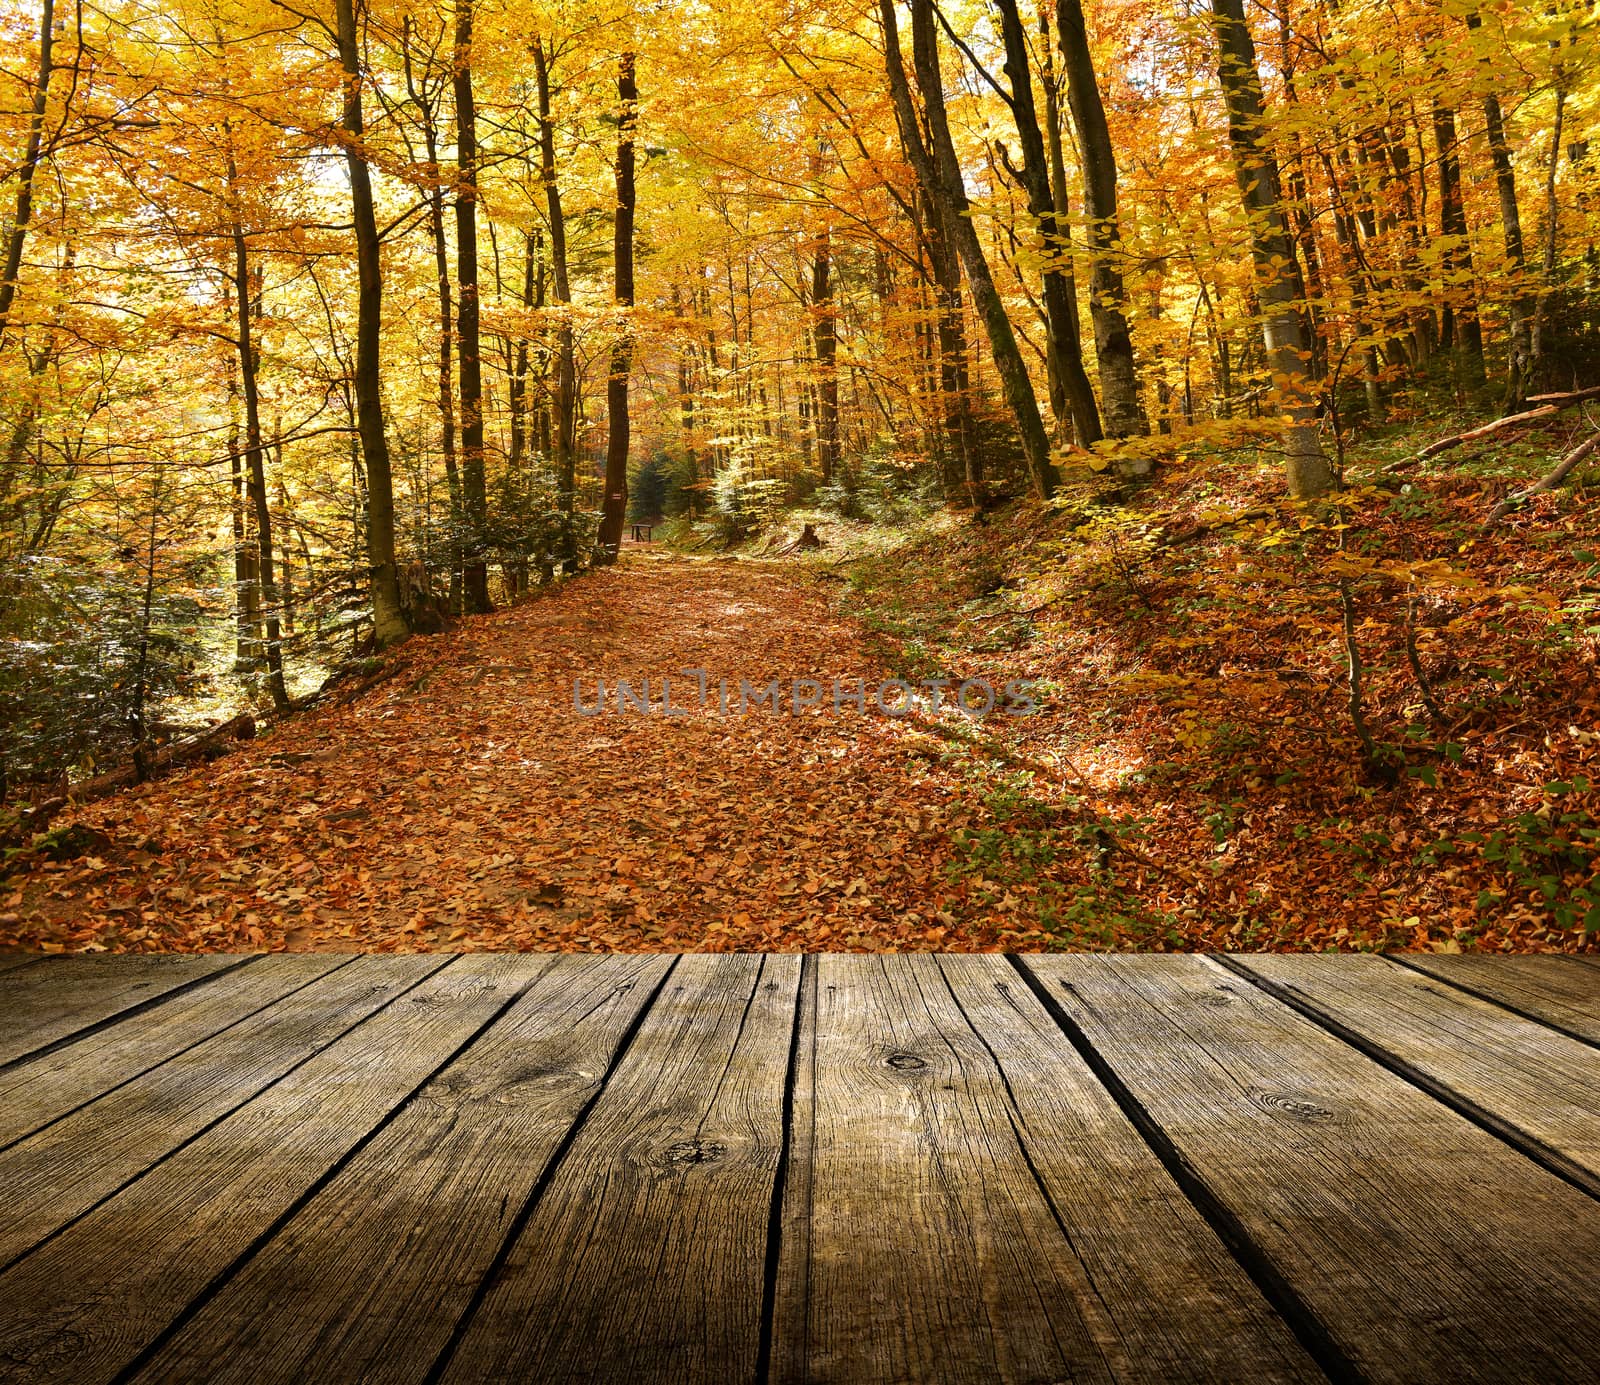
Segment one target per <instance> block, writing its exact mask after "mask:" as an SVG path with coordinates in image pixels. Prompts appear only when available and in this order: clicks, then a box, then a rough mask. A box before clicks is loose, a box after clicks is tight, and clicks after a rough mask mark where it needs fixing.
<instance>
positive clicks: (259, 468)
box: [228, 153, 289, 712]
mask: <svg viewBox="0 0 1600 1385" xmlns="http://www.w3.org/2000/svg"><path fill="white" fill-rule="evenodd" d="M237 176H238V175H237V171H236V169H235V167H234V161H233V155H232V154H231V153H230V154H229V155H228V182H229V185H230V187H231V186H232V185H233V184H234V183H235V182H236V181H237ZM230 229H231V232H232V236H233V289H234V297H235V300H236V303H237V306H238V327H239V332H238V338H237V341H238V346H239V378H240V380H241V381H242V383H243V386H244V446H245V452H244V456H245V478H246V488H247V489H248V490H249V493H250V505H251V508H252V509H253V510H254V511H255V520H256V571H257V572H259V573H260V575H261V594H262V597H263V599H264V601H265V604H266V626H267V691H268V692H269V693H270V694H271V695H272V705H273V706H274V707H276V708H277V709H278V710H279V711H280V712H281V711H284V710H286V709H287V708H288V706H289V692H288V689H287V688H285V687H284V682H283V632H282V629H281V627H280V626H279V623H278V584H277V580H276V578H275V576H274V573H273V554H272V508H271V506H270V505H269V504H268V503H267V468H266V458H265V455H264V452H265V449H264V448H263V446H262V441H261V393H260V390H259V388H258V387H257V384H256V376H257V366H256V344H255V335H254V332H253V330H252V327H251V314H252V312H253V311H254V302H253V295H252V294H251V292H250V285H251V276H250V247H249V243H248V242H247V241H246V240H245V235H244V228H243V227H242V226H240V225H239V223H238V222H237V221H235V222H234V223H233V224H232V227H231V228H230Z"/></svg>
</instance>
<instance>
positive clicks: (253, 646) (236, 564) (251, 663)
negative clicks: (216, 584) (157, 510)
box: [222, 271, 264, 673]
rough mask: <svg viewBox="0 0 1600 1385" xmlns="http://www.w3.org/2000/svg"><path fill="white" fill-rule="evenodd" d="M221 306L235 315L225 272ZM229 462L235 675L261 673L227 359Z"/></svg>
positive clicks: (233, 384) (257, 600)
mask: <svg viewBox="0 0 1600 1385" xmlns="http://www.w3.org/2000/svg"><path fill="white" fill-rule="evenodd" d="M222 302H223V307H224V310H225V311H226V312H227V313H228V315H229V316H232V315H233V275H232V273H231V272H226V271H225V272H224V274H223V278H222ZM227 375H228V461H229V471H230V473H231V478H230V479H231V481H232V492H231V500H232V505H231V518H232V521H233V610H234V653H233V671H234V672H235V673H260V672H261V670H262V668H263V666H264V665H263V661H262V654H261V587H260V578H259V575H258V574H257V572H256V556H255V549H254V547H253V546H252V544H251V535H250V522H249V511H248V509H247V506H248V503H249V496H248V493H247V491H246V488H245V474H244V452H243V449H242V447H241V446H240V444H241V441H242V439H241V437H240V434H239V362H238V360H237V359H236V358H235V357H233V356H230V357H229V359H228V368H227Z"/></svg>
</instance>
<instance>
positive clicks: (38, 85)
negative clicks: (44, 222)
mask: <svg viewBox="0 0 1600 1385" xmlns="http://www.w3.org/2000/svg"><path fill="white" fill-rule="evenodd" d="M55 28H56V6H55V0H44V8H43V10H42V11H41V13H40V16H39V75H38V77H37V78H36V79H35V81H34V84H33V109H32V111H31V112H30V114H29V117H28V140H27V144H26V145H25V146H24V148H23V153H22V162H21V164H20V165H19V167H18V169H17V204H16V209H15V210H14V211H13V212H12V214H11V233H10V235H8V236H7V237H6V259H5V264H4V266H3V267H0V350H4V348H5V344H6V329H7V327H9V326H10V323H11V307H12V304H13V303H15V302H16V298H17V279H18V278H19V277H20V276H21V274H22V251H23V247H24V246H25V245H26V244H27V241H28V223H29V222H30V221H31V220H32V218H33V176H34V174H35V173H36V172H37V171H38V168H39V154H40V150H41V149H42V148H43V147H44V117H45V112H46V110H47V109H48V107H49V104H50V77H51V74H52V73H54V71H55Z"/></svg>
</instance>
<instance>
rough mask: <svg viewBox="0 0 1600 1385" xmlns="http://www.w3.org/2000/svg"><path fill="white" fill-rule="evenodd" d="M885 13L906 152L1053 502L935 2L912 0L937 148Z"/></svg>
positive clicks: (887, 8)
mask: <svg viewBox="0 0 1600 1385" xmlns="http://www.w3.org/2000/svg"><path fill="white" fill-rule="evenodd" d="M878 14H879V18H880V20H881V21H882V24H883V34H884V45H885V48H884V52H885V60H886V61H885V66H886V68H887V70H888V74H887V75H888V78H889V91H890V95H891V97H892V98H893V101H894V106H895V113H896V116H897V118H898V119H899V121H900V126H901V134H902V137H903V139H904V141H905V147H906V152H907V153H908V154H909V155H910V156H911V163H912V167H913V169H914V170H915V172H916V175H917V180H918V181H919V182H920V183H921V184H922V187H923V189H924V191H925V192H926V193H927V195H928V200H929V201H930V202H932V203H933V204H934V205H935V206H936V207H937V208H938V209H939V212H940V214H941V216H942V217H943V219H944V224H945V227H946V229H947V230H948V231H949V233H950V236H951V239H953V240H954V241H955V244H956V251H957V253H958V254H959V255H960V256H961V262H962V264H963V265H965V266H966V270H967V279H968V281H969V282H970V283H971V285H972V298H973V302H974V303H975V304H976V305H977V308H978V312H979V315H980V316H981V317H982V318H983V325H984V330H985V332H986V333H987V335H988V338H989V350H990V353H991V354H992V355H993V357H994V363H995V369H996V370H997V372H998V373H999V375H1000V382H1001V386H1002V388H1003V389H1004V391H1005V396H1006V403H1007V404H1009V405H1010V406H1011V412H1012V414H1013V415H1014V416H1015V418H1016V422H1017V430H1018V432H1019V433H1020V434H1021V435H1022V450H1023V453H1024V454H1025V455H1026V457H1027V459H1028V473H1029V476H1030V478H1031V480H1032V482H1033V488H1034V490H1035V491H1036V492H1037V493H1038V494H1039V495H1040V496H1041V497H1042V498H1046V499H1048V498H1049V496H1050V495H1051V494H1052V493H1053V492H1054V490H1055V482H1056V477H1055V467H1054V465H1053V464H1052V462H1051V460H1050V439H1049V437H1048V436H1047V435H1046V433H1045V429H1044V420H1043V419H1042V418H1041V417H1040V415H1039V401H1038V399H1037V398H1036V397H1035V395H1034V392H1033V382H1032V381H1031V380H1030V379H1029V378H1028V368H1027V366H1026V364H1025V363H1024V362H1023V359H1022V352H1021V350H1020V349H1019V348H1018V346H1017V338H1016V334H1015V333H1014V332H1013V331H1012V328H1011V319H1010V318H1008V317H1007V316H1006V309H1005V303H1004V302H1003V301H1002V300H1001V297H1000V293H999V290H998V289H996V288H995V283H994V276H993V275H992V274H991V273H990V271H989V262H988V260H987V259H986V258H985V257H984V253H983V244H982V242H981V241H979V239H978V232H977V228H976V227H974V226H973V224H972V217H971V214H970V211H971V209H970V204H969V203H968V201H967V191H966V185H965V183H964V182H963V180H962V176H961V164H960V162H959V161H958V159H957V157H956V150H955V144H954V142H953V141H952V139H951V137H950V126H949V124H948V122H947V120H946V117H945V108H944V88H943V85H942V82H941V78H940V74H939V49H938V35H937V33H936V32H935V30H934V17H933V0H912V4H911V44H912V61H913V63H914V65H915V68H916V73H917V86H918V87H919V88H920V89H921V91H922V97H923V103H924V106H925V108H926V110H927V116H928V132H929V136H930V139H931V142H932V145H933V148H932V151H931V152H930V151H929V150H928V149H927V148H926V147H925V146H924V145H923V143H922V137H921V134H920V132H919V129H918V124H917V116H916V109H915V107H914V106H913V105H912V102H911V88H910V85H909V84H908V83H907V81H906V74H905V67H904V66H903V64H902V61H901V56H900V32H899V25H898V23H897V22H896V20H895V13H894V0H878ZM971 498H972V499H973V501H974V502H976V501H977V500H979V499H980V498H981V497H979V496H973V497H971Z"/></svg>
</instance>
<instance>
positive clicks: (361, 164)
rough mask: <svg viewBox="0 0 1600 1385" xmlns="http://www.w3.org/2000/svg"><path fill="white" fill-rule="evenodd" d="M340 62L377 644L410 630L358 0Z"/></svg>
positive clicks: (342, 20)
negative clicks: (404, 603)
mask: <svg viewBox="0 0 1600 1385" xmlns="http://www.w3.org/2000/svg"><path fill="white" fill-rule="evenodd" d="M334 8H335V11H336V14H337V18H338V25H339V60H340V63H341V64H342V65H343V67H344V74H345V93H344V132H345V141H344V157H345V167H346V169H347V171H348V172H349V175H350V199H351V207H352V210H353V212H354V220H355V228H356V274H357V278H358V283H359V288H358V292H357V299H356V369H355V376H356V378H355V390H356V426H357V428H358V429H359V431H360V434H361V455H362V457H363V459H364V460H365V462H366V466H367V567H368V581H369V583H370V588H371V598H372V631H373V637H374V639H375V640H376V642H377V644H378V647H379V648H380V649H381V648H384V647H386V646H388V645H392V644H397V643H399V641H401V640H403V639H405V637H406V636H407V635H409V634H410V633H411V627H410V626H409V625H408V624H407V623H406V614H405V610H404V609H403V608H402V607H401V605H400V581H399V572H398V569H397V568H396V566H395V557H394V479H393V476H392V475H391V473H390V467H389V440H388V438H387V437H386V436H385V435H384V427H383V338H382V326H383V265H382V258H381V257H382V248H381V246H380V243H379V240H378V221H377V216H376V213H375V212H374V211H373V206H372V178H371V175H370V173H369V172H368V169H367V156H366V153H365V151H364V150H363V148H362V140H363V138H364V135H365V131H364V127H363V124H362V117H361V46H360V43H359V41H358V39H357V35H356V16H355V0H335V5H334Z"/></svg>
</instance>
